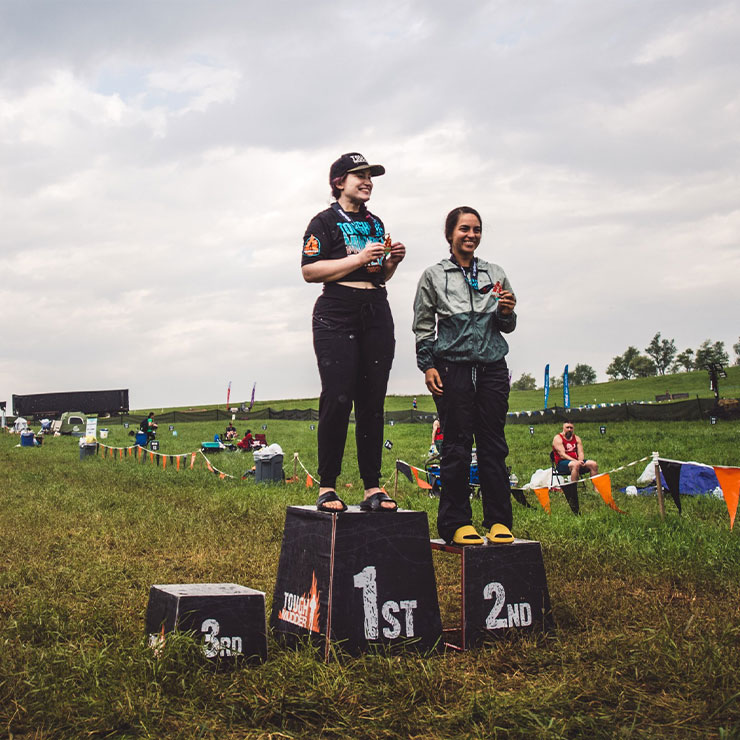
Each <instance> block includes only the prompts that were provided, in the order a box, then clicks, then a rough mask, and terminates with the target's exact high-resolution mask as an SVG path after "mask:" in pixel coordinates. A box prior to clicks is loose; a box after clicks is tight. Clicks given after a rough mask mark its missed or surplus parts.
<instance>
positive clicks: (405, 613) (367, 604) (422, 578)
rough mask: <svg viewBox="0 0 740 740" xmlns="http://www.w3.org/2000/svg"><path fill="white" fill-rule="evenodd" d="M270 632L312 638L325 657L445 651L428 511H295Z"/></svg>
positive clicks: (289, 514) (290, 513) (289, 517)
mask: <svg viewBox="0 0 740 740" xmlns="http://www.w3.org/2000/svg"><path fill="white" fill-rule="evenodd" d="M270 626H271V628H272V629H273V631H274V632H275V634H276V635H277V636H278V637H281V638H283V639H284V640H285V641H286V642H288V643H297V642H298V641H300V640H301V639H306V638H308V639H309V640H310V641H311V642H313V643H314V644H316V645H318V646H319V647H320V648H321V649H322V650H323V653H324V657H325V659H326V658H328V656H329V652H330V647H331V645H332V644H337V645H339V646H341V648H342V649H344V650H346V651H347V652H349V653H351V654H358V653H361V652H363V651H365V650H367V649H368V648H369V647H371V646H372V645H386V646H389V645H395V644H401V643H403V644H405V645H413V646H414V647H416V648H418V649H421V650H428V649H430V648H433V647H435V646H436V645H438V644H439V643H440V642H441V636H442V623H441V619H440V613H439V604H438V601H437V588H436V581H435V578H434V566H433V564H432V551H431V548H430V546H429V523H428V521H427V515H426V513H425V512H420V511H406V510H399V511H397V512H395V513H391V512H363V511H361V510H360V509H359V507H356V506H350V507H349V509H348V510H347V511H345V512H343V513H341V514H327V513H324V512H319V511H316V509H315V507H313V506H289V507H288V508H287V511H286V517H285V529H284V532H283V544H282V549H281V552H280V563H279V566H278V574H277V581H276V584H275V593H274V598H273V604H272V614H271V618H270Z"/></svg>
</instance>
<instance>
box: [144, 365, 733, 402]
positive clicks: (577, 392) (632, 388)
mask: <svg viewBox="0 0 740 740" xmlns="http://www.w3.org/2000/svg"><path fill="white" fill-rule="evenodd" d="M719 387H720V395H721V396H722V397H723V398H740V366H737V365H736V366H733V367H728V368H727V378H724V379H721V380H720V386H719ZM317 390H318V389H317ZM666 392H670V393H688V394H689V395H690V396H691V397H692V398H695V397H696V396H699V397H700V398H711V397H712V391H711V390H710V388H709V376H708V374H707V372H706V371H704V370H695V371H694V372H690V373H675V374H672V375H659V376H655V377H652V378H635V379H634V380H613V381H610V382H608V383H594V384H593V385H582V386H571V388H570V404H571V406H583V405H586V404H590V403H624V402H625V401H648V402H651V403H652V402H654V401H655V397H656V396H659V395H663V394H664V393H666ZM412 399H413V396H388V397H387V398H386V400H385V408H386V410H387V411H397V410H399V409H408V408H411V402H412ZM416 399H417V405H418V408H419V409H420V410H421V411H427V410H430V411H431V410H433V409H434V401H433V400H432V397H431V395H429V394H425V395H421V394H419V395H417V397H416ZM318 405H319V401H318V398H287V399H278V400H268V401H258V402H256V403H255V405H254V409H255V410H259V409H263V408H266V407H268V406H269V407H271V408H273V409H306V408H318ZM543 405H544V394H543V390H542V388H540V389H538V390H535V391H512V392H511V396H510V398H509V408H510V409H511V411H531V410H535V409H541V408H542V407H543ZM548 406H549V407H550V408H552V407H554V406H561V407H562V406H563V390H562V388H554V389H551V390H550V400H549V403H548ZM213 408H223V404H219V403H212V404H196V405H195V406H193V407H189V406H179V407H168V408H164V409H161V410H162V411H173V410H177V411H194V410H198V411H200V410H203V409H213ZM149 410H151V409H146V410H145V409H141V410H139V411H132V413H142V412H143V413H146V411H149ZM155 411H157V409H155Z"/></svg>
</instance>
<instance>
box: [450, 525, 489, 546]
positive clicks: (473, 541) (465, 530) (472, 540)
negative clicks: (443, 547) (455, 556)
mask: <svg viewBox="0 0 740 740" xmlns="http://www.w3.org/2000/svg"><path fill="white" fill-rule="evenodd" d="M483 541H484V540H483V538H482V537H481V536H480V535H479V534H478V533H477V532H476V531H475V527H473V526H472V525H471V524H466V525H465V526H464V527H458V528H457V529H456V530H455V534H453V535H452V544H453V545H482V544H483Z"/></svg>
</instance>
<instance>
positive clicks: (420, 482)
mask: <svg viewBox="0 0 740 740" xmlns="http://www.w3.org/2000/svg"><path fill="white" fill-rule="evenodd" d="M411 472H412V473H413V474H414V478H416V485H417V486H419V488H425V489H426V490H428V491H431V490H432V487H431V486H430V485H429V484H428V483H427V482H426V481H425V480H422V479H421V478H420V477H419V471H418V470H417V469H416V468H411Z"/></svg>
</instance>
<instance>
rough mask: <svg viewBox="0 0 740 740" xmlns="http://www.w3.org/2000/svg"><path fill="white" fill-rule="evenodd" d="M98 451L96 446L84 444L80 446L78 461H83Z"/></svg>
mask: <svg viewBox="0 0 740 740" xmlns="http://www.w3.org/2000/svg"><path fill="white" fill-rule="evenodd" d="M97 450H98V446H97V445H96V444H84V445H80V460H84V459H85V458H86V457H92V456H94V455H95V453H96V452H97Z"/></svg>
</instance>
